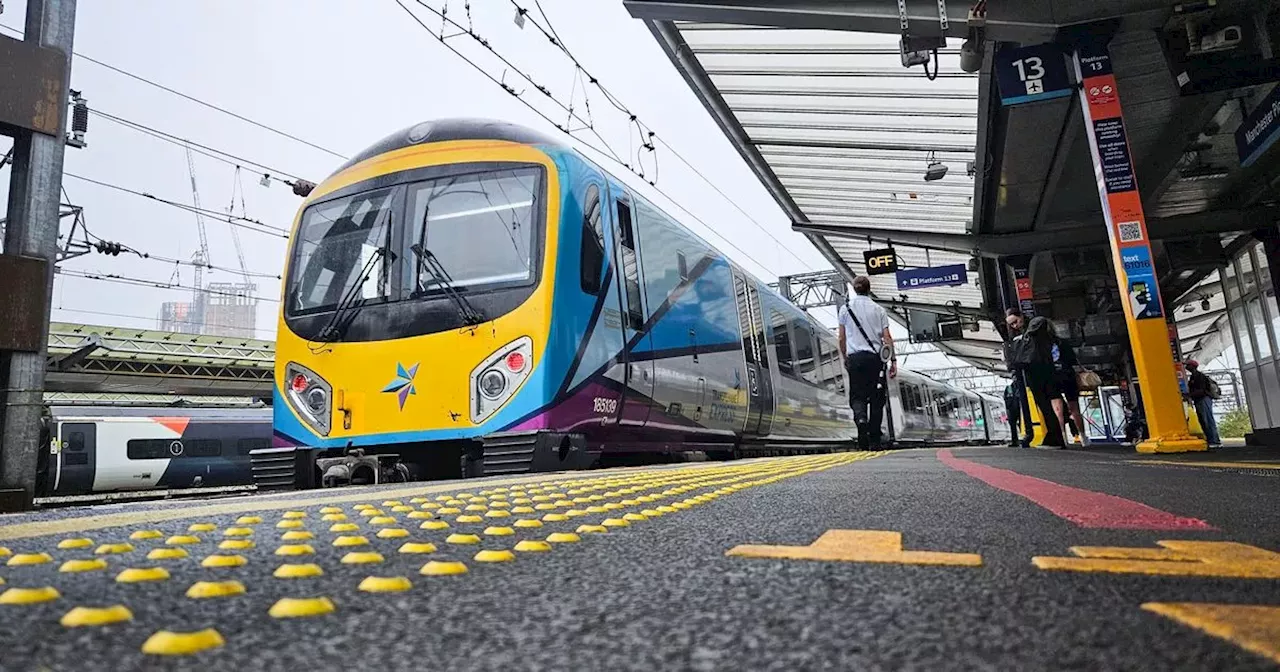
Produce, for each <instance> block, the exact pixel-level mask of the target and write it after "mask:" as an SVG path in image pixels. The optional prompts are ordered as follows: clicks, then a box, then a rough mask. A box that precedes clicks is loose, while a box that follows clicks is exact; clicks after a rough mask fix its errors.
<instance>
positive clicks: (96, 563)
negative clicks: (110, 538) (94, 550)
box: [58, 558, 107, 573]
mask: <svg viewBox="0 0 1280 672" xmlns="http://www.w3.org/2000/svg"><path fill="white" fill-rule="evenodd" d="M106 568H107V561H106V560H103V559H102V558H93V559H92V560H68V561H66V562H64V563H62V566H61V567H59V568H58V571H59V572H66V573H74V572H96V571H99V570H103V569H106Z"/></svg>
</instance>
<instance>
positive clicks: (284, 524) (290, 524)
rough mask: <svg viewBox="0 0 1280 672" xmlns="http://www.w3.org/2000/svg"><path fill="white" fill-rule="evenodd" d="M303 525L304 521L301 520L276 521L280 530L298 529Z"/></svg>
mask: <svg viewBox="0 0 1280 672" xmlns="http://www.w3.org/2000/svg"><path fill="white" fill-rule="evenodd" d="M302 526H303V522H302V521H301V520H282V521H280V522H278V523H276V529H278V530H296V529H299V528H301V527H302Z"/></svg>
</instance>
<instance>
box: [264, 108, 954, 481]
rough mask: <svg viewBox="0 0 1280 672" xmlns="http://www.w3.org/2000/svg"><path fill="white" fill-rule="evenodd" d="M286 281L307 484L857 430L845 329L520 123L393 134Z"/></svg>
mask: <svg viewBox="0 0 1280 672" xmlns="http://www.w3.org/2000/svg"><path fill="white" fill-rule="evenodd" d="M287 265H288V268H287V271H286V280H285V288H284V295H283V301H282V308H281V314H280V323H279V328H278V343H277V349H276V355H277V366H276V379H275V387H276V389H275V403H274V408H275V417H274V436H275V438H274V443H275V450H274V454H275V456H274V457H273V458H272V459H275V460H276V461H277V462H278V461H279V460H280V459H281V458H280V457H279V456H280V455H281V454H285V455H287V454H293V453H297V452H299V451H301V452H303V453H306V454H307V455H309V456H310V457H308V458H304V459H295V463H296V464H299V465H303V466H302V467H300V468H299V472H298V476H299V477H300V478H301V479H302V480H303V481H307V480H308V479H315V478H322V477H323V474H324V473H327V472H329V471H330V470H332V472H333V473H335V474H341V473H344V472H343V470H344V469H345V470H346V471H347V472H350V468H351V464H352V463H351V460H352V459H357V458H359V459H367V458H368V456H369V455H375V456H376V455H382V456H385V457H386V458H387V459H386V460H383V467H382V468H384V469H385V464H386V463H388V462H391V461H392V460H394V461H396V462H398V463H400V464H401V465H407V468H408V470H409V472H410V473H411V475H412V476H414V477H445V476H453V475H456V474H457V473H458V472H459V469H460V468H461V469H462V470H463V471H464V472H465V473H470V474H483V473H507V472H520V471H530V470H546V469H563V468H572V467H580V466H585V465H586V464H589V463H590V462H591V461H592V460H593V459H594V457H595V456H596V455H598V454H600V453H601V452H606V451H626V452H635V451H664V452H670V451H681V450H706V451H710V452H713V453H717V452H718V453H721V454H732V453H735V452H738V453H741V452H749V451H752V450H777V449H794V450H808V449H829V448H837V447H846V446H847V445H848V444H849V441H850V439H851V438H852V437H853V435H854V432H855V429H854V424H853V422H852V414H851V412H850V410H849V408H848V403H847V398H846V394H847V392H846V389H847V388H846V384H845V380H844V375H845V374H844V371H843V367H842V366H841V365H840V361H839V359H840V358H839V350H838V347H837V344H836V342H835V337H834V335H833V334H831V333H830V332H829V331H828V330H827V329H825V328H823V327H822V326H821V325H820V324H818V323H817V322H816V321H814V320H813V319H812V318H810V317H809V316H808V315H806V314H805V313H804V312H802V311H800V310H799V309H798V308H796V307H795V306H794V305H792V304H791V303H789V302H787V301H785V300H784V299H782V298H781V297H780V296H778V295H777V294H776V293H774V292H772V291H771V290H770V289H768V288H767V287H766V286H765V285H764V283H762V282H760V281H759V280H757V279H756V278H754V277H752V276H751V275H750V274H748V273H746V272H745V271H744V270H743V269H742V268H740V267H738V266H737V265H735V264H733V263H732V262H731V261H730V260H729V259H728V258H727V257H725V256H724V255H723V254H721V253H720V252H719V251H717V250H716V249H715V248H714V247H712V246H711V245H709V244H708V243H706V242H705V241H703V240H702V239H701V238H699V237H697V236H696V235H694V234H693V233H691V232H690V231H689V230H688V229H686V228H685V227H684V226H682V225H681V224H680V223H679V222H678V221H676V220H675V219H674V218H672V217H670V216H669V215H667V214H666V213H664V212H663V211H661V210H660V209H659V208H657V207H656V206H654V205H653V204H651V203H649V202H648V201H647V200H645V199H644V198H643V197H642V196H641V195H639V194H638V193H636V192H635V191H633V190H632V189H630V188H629V187H628V186H627V185H626V184H624V183H623V182H622V181H620V180H618V179H616V178H615V177H614V176H612V175H610V174H609V173H608V172H606V171H604V170H602V169H601V168H600V167H599V166H597V165H595V164H594V163H592V162H591V161H589V160H587V159H586V158H584V157H583V156H582V155H581V154H580V153H578V152H577V151H576V150H574V149H573V148H571V147H568V146H565V145H563V144H561V143H558V142H555V141H553V140H551V139H548V138H546V137H543V136H541V135H540V134H537V133H535V132H533V131H530V130H527V129H524V128H521V127H517V126H513V125H510V124H504V123H500V122H488V121H466V120H446V121H438V122H428V123H424V124H419V125H417V126H414V127H412V128H409V129H406V130H404V131H401V132H399V133H396V134H393V135H391V136H389V137H387V138H386V139H384V140H382V141H381V142H379V143H377V144H376V145H374V146H373V147H371V148H370V149H368V150H366V151H365V152H363V153H361V154H360V155H359V156H357V157H356V158H355V159H353V160H352V161H351V162H349V163H348V164H347V165H345V166H343V167H342V168H340V169H339V170H338V171H337V172H336V173H335V174H334V175H333V176H331V177H330V178H329V179H327V180H326V181H325V182H323V183H322V184H320V185H319V186H318V187H317V188H316V189H315V190H314V192H313V193H312V194H311V195H310V196H309V198H308V200H307V202H306V203H305V204H304V205H303V207H302V209H301V211H300V213H299V217H298V220H297V223H296V224H295V229H294V231H293V234H292V237H291V246H290V257H289V260H288V264H287ZM930 392H931V393H932V392H938V393H940V394H944V395H955V394H958V393H957V392H956V391H954V390H950V388H946V387H945V386H939V387H936V388H934V387H931V388H930ZM948 398H951V397H948ZM957 399H958V397H957ZM972 431H973V428H972V427H969V428H965V429H963V430H961V429H960V428H959V427H957V428H955V429H954V431H952V432H950V433H947V432H942V433H941V434H945V435H946V436H947V437H948V438H955V439H957V440H968V439H969V438H970V436H969V433H970V432H972ZM941 434H939V432H938V431H937V430H936V429H935V430H934V431H933V432H932V433H931V436H930V438H931V439H934V440H936V439H937V438H939V436H941ZM961 434H963V436H961ZM934 435H938V436H934ZM952 435H954V436H952ZM353 456H354V457H353ZM392 456H394V457H392ZM284 459H288V458H284ZM326 460H327V461H326ZM311 463H314V464H315V467H314V468H310V467H308V466H307V465H308V464H311ZM459 465H464V466H462V467H460V466H459ZM379 473H384V472H379ZM385 473H386V474H391V473H393V472H390V471H386V472H385Z"/></svg>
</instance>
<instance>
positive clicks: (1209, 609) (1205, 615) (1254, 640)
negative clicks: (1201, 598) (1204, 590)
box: [1142, 602, 1280, 663]
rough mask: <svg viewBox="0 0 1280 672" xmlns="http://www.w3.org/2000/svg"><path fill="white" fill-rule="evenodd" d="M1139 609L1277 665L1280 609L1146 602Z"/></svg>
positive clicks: (1240, 605) (1242, 605)
mask: <svg viewBox="0 0 1280 672" xmlns="http://www.w3.org/2000/svg"><path fill="white" fill-rule="evenodd" d="M1142 608H1143V609H1146V610H1147V611H1150V612H1154V613H1157V614H1160V615H1161V616H1165V617H1167V618H1171V619H1173V620H1175V621H1178V622H1179V623H1182V624H1183V625H1187V626H1190V627H1193V628H1195V629H1197V630H1201V631H1203V632H1206V633H1208V634H1210V635H1213V636H1214V637H1219V638H1221V639H1225V640H1227V641H1228V642H1231V643H1232V644H1235V645H1236V646H1238V647H1240V648H1242V649H1245V650H1247V651H1252V652H1253V653H1256V654H1258V655H1260V656H1263V657H1265V658H1269V659H1271V660H1273V661H1275V662H1277V663H1280V607H1268V606H1258V605H1244V604H1198V603H1195V602H1148V603H1146V604H1144V605H1142Z"/></svg>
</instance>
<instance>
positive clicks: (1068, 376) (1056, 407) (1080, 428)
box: [1051, 330, 1089, 446]
mask: <svg viewBox="0 0 1280 672" xmlns="http://www.w3.org/2000/svg"><path fill="white" fill-rule="evenodd" d="M1051 331H1052V330H1051ZM1078 368H1079V361H1078V360H1077V359H1076V349H1075V348H1073V347H1072V346H1071V344H1070V343H1068V342H1067V341H1066V340H1065V339H1061V338H1058V337H1057V335H1054V337H1053V378H1054V385H1055V386H1056V387H1057V389H1058V392H1059V394H1058V396H1056V397H1054V399H1053V412H1054V415H1056V416H1057V417H1058V424H1059V425H1061V426H1062V427H1063V429H1064V435H1065V429H1066V427H1067V421H1068V420H1070V421H1071V424H1072V425H1073V426H1074V429H1075V432H1076V434H1077V435H1078V439H1077V440H1078V441H1079V443H1080V445H1082V446H1087V445H1089V432H1088V431H1087V430H1086V429H1085V424H1084V419H1083V418H1082V417H1081V416H1080V381H1079V379H1078V378H1077V377H1076V376H1077V374H1078V371H1077V369H1078ZM1068 411H1069V412H1070V417H1069V418H1068V417H1067V414H1068Z"/></svg>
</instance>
